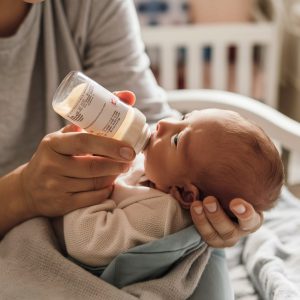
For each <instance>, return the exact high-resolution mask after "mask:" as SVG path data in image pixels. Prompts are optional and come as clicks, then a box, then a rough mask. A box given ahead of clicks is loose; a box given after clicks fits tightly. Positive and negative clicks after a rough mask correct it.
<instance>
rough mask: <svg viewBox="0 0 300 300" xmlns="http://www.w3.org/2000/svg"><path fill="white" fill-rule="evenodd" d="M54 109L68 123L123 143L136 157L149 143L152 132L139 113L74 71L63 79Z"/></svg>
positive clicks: (56, 95)
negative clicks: (132, 150)
mask: <svg viewBox="0 0 300 300" xmlns="http://www.w3.org/2000/svg"><path fill="white" fill-rule="evenodd" d="M52 105H53V108H54V110H55V111H56V112H57V113H58V114H59V115H61V116H62V117H63V118H65V119H66V120H68V121H70V122H72V123H74V124H76V125H78V126H79V127H81V128H82V129H84V130H86V131H87V132H90V133H92V134H95V135H100V136H105V137H110V138H114V139H116V140H120V141H124V142H126V143H128V144H129V145H131V146H132V147H133V149H134V150H135V152H136V153H139V152H140V151H142V150H143V149H144V148H145V146H146V145H147V142H148V140H149V139H150V135H151V132H150V128H149V126H148V124H147V123H146V118H145V116H144V115H143V114H142V113H141V112H140V111H139V110H138V109H136V108H134V107H131V106H130V105H127V104H125V103H124V102H122V101H121V100H120V99H119V98H118V97H117V96H116V95H114V94H112V93H111V92H110V91H108V90H107V89H105V88H104V87H103V86H101V85H99V84H98V83H97V82H95V81H94V80H92V79H91V78H89V77H87V76H85V75H84V74H82V73H80V72H76V71H72V72H70V73H69V74H68V75H67V76H66V77H65V78H64V80H63V81H62V82H61V84H60V85H59V87H58V89H57V90H56V92H55V95H54V99H53V102H52Z"/></svg>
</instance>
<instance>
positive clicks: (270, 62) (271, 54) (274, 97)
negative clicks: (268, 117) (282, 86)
mask: <svg viewBox="0 0 300 300" xmlns="http://www.w3.org/2000/svg"><path fill="white" fill-rule="evenodd" d="M271 47H272V48H271ZM274 47H275V48H276V49H274ZM277 51H279V49H278V46H277V45H272V46H264V59H263V61H264V66H263V69H264V73H265V78H267V79H268V80H264V82H265V85H266V86H265V103H266V104H268V105H270V106H272V107H274V108H278V94H277V93H278V92H277V88H276V87H277V86H278V80H279V64H278V62H277V60H276V56H277V55H278V53H277Z"/></svg>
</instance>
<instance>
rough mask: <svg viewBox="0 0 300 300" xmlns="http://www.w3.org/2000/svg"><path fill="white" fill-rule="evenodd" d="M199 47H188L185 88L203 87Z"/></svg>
mask: <svg viewBox="0 0 300 300" xmlns="http://www.w3.org/2000/svg"><path fill="white" fill-rule="evenodd" d="M200 48H201V47H200V46H199V45H188V46H187V56H186V88H188V89H197V88H202V87H203V72H202V71H200V70H203V60H202V58H201V56H200Z"/></svg>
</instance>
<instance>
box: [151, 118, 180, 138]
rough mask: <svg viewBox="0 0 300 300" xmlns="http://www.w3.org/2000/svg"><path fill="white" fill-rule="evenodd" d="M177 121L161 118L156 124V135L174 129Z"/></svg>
mask: <svg viewBox="0 0 300 300" xmlns="http://www.w3.org/2000/svg"><path fill="white" fill-rule="evenodd" d="M177 126H178V121H177V120H174V119H171V118H170V119H163V120H161V121H159V122H158V123H157V125H156V131H157V136H162V135H163V134H165V133H166V132H169V131H171V130H174V129H176V127H177Z"/></svg>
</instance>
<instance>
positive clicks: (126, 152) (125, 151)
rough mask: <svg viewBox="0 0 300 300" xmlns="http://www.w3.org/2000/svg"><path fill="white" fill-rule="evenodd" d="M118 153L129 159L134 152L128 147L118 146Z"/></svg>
mask: <svg viewBox="0 0 300 300" xmlns="http://www.w3.org/2000/svg"><path fill="white" fill-rule="evenodd" d="M120 155H121V156H122V157H123V158H125V159H128V160H131V159H133V157H134V152H133V150H132V149H130V148H127V147H122V148H120Z"/></svg>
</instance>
